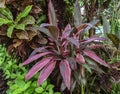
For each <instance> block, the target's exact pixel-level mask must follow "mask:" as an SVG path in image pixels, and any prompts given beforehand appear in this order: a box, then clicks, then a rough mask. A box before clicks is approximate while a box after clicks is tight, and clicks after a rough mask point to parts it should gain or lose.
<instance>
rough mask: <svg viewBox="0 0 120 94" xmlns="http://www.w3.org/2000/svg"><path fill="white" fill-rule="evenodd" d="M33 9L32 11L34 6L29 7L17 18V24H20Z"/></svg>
mask: <svg viewBox="0 0 120 94" xmlns="http://www.w3.org/2000/svg"><path fill="white" fill-rule="evenodd" d="M31 9H32V5H29V6H27V7H26V8H25V10H24V11H23V12H21V13H20V14H19V15H18V16H17V18H16V22H17V23H18V22H19V21H20V20H21V18H24V17H26V16H27V15H28V14H29V12H30V11H31Z"/></svg>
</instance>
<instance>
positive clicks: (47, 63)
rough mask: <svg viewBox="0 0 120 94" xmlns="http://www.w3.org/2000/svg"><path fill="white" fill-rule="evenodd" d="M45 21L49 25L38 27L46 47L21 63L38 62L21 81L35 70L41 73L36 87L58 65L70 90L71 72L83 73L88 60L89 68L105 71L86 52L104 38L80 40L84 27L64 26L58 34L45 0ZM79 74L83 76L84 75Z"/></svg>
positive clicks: (51, 10)
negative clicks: (46, 15) (47, 16)
mask: <svg viewBox="0 0 120 94" xmlns="http://www.w3.org/2000/svg"><path fill="white" fill-rule="evenodd" d="M49 20H50V24H41V26H40V28H39V30H40V32H42V33H44V34H45V35H46V37H47V39H48V43H47V45H46V46H44V47H40V48H37V49H35V50H34V51H33V52H32V53H31V55H30V57H29V58H28V59H27V60H26V61H24V62H23V63H22V65H27V64H30V63H32V62H33V61H35V60H38V62H37V63H36V64H35V65H34V66H33V67H32V68H31V69H30V70H29V72H28V73H27V75H26V77H25V79H27V80H28V79H30V78H32V77H33V76H34V75H35V74H36V73H37V72H38V71H41V73H40V76H39V78H38V85H40V84H42V83H43V82H44V81H45V80H46V79H47V78H48V76H49V75H50V74H51V73H52V71H53V70H54V69H55V67H56V64H58V65H59V69H60V73H61V76H62V78H63V81H64V83H65V86H66V87H67V88H68V89H69V90H70V89H71V75H72V72H73V73H74V72H75V71H76V70H81V72H82V71H83V72H84V70H85V69H84V68H85V66H84V65H88V66H89V63H88V60H89V61H90V60H92V61H93V63H94V65H93V66H95V67H96V68H98V66H97V63H98V64H101V65H103V66H105V67H108V68H109V65H108V64H107V63H106V62H105V61H104V60H102V59H101V58H99V57H98V56H97V55H96V54H95V52H94V51H92V50H91V49H90V44H92V45H93V46H96V45H97V44H96V45H94V42H102V40H104V38H100V37H91V38H84V33H85V31H86V28H87V27H89V26H88V24H82V25H79V26H76V27H73V28H71V26H70V25H69V24H68V25H67V26H66V27H65V29H64V31H63V32H62V33H60V29H58V28H57V23H56V22H55V20H56V18H55V13H54V9H53V5H52V3H51V0H50V1H49ZM96 62H97V63H96ZM81 66H82V67H81ZM83 66H84V68H83ZM80 67H81V68H80ZM86 69H88V67H86ZM88 70H89V69H88ZM96 70H97V69H96ZM81 74H82V76H83V77H84V75H85V74H84V73H81Z"/></svg>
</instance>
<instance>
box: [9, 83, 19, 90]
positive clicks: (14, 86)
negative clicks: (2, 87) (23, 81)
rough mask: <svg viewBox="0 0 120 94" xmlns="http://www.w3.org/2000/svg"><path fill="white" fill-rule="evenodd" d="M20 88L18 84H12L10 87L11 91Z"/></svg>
mask: <svg viewBox="0 0 120 94" xmlns="http://www.w3.org/2000/svg"><path fill="white" fill-rule="evenodd" d="M17 88H18V85H17V84H12V85H11V86H10V89H12V90H15V89H17Z"/></svg>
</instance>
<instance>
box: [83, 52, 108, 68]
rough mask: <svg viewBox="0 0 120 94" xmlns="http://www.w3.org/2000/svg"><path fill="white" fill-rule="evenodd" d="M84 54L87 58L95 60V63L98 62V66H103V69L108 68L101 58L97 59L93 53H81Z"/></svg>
mask: <svg viewBox="0 0 120 94" xmlns="http://www.w3.org/2000/svg"><path fill="white" fill-rule="evenodd" d="M83 52H84V54H85V55H86V56H88V57H90V58H91V59H93V60H95V61H96V62H98V63H99V64H101V65H103V66H105V67H110V66H109V65H108V64H107V63H106V62H105V61H103V60H102V59H101V58H99V57H98V56H97V55H96V54H95V53H94V52H93V51H90V50H84V51H83Z"/></svg>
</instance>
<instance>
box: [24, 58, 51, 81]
mask: <svg viewBox="0 0 120 94" xmlns="http://www.w3.org/2000/svg"><path fill="white" fill-rule="evenodd" d="M51 59H52V57H47V58H44V59H42V60H40V61H39V62H37V63H36V64H35V65H34V66H33V67H32V68H31V69H30V70H29V72H28V73H27V75H26V77H25V79H26V80H29V79H30V78H32V77H33V76H34V75H35V74H36V73H37V72H38V71H39V70H41V69H42V68H43V67H44V66H45V65H47V64H48V63H49V62H50V61H51Z"/></svg>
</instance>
